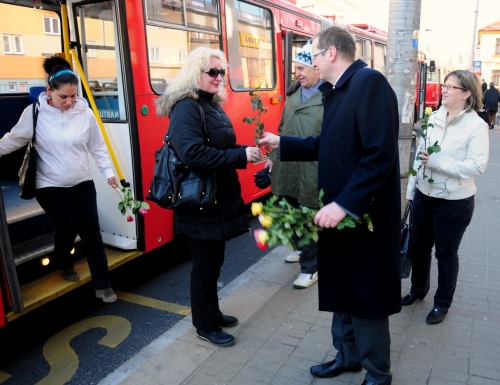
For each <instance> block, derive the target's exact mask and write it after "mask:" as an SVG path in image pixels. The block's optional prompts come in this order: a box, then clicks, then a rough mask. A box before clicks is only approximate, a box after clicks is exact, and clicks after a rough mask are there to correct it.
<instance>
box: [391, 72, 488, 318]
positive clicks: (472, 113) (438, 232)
mask: <svg viewBox="0 0 500 385" xmlns="http://www.w3.org/2000/svg"><path fill="white" fill-rule="evenodd" d="M442 87H443V90H442V95H443V105H442V107H441V108H440V109H439V110H437V111H435V112H434V113H433V114H432V115H431V116H430V118H429V126H430V124H432V125H433V126H430V127H429V128H428V129H427V131H428V132H427V139H426V140H425V141H424V140H421V141H420V144H419V147H418V149H417V154H418V159H417V160H416V161H415V164H414V166H413V167H414V168H415V169H417V170H418V173H417V175H416V176H411V177H410V180H409V181H408V187H407V191H406V198H407V199H408V200H412V201H413V215H412V225H413V226H412V238H411V241H412V275H411V290H410V292H409V293H408V294H407V295H406V296H404V297H403V298H402V299H401V304H402V305H403V306H407V305H411V304H412V303H413V302H415V301H416V300H417V299H423V298H424V297H425V296H426V295H427V292H428V291H429V287H430V270H431V259H432V249H433V247H435V256H436V259H437V261H438V287H437V290H436V293H435V295H434V306H433V309H432V311H431V312H430V313H429V315H428V316H427V320H426V322H427V323H428V324H431V325H432V324H437V323H440V322H442V321H443V319H444V317H445V315H446V313H448V309H449V308H450V306H451V303H452V301H453V294H454V293H455V287H456V284H457V277H458V268H459V266H458V265H459V264H458V248H459V246H460V242H461V240H462V237H463V235H464V232H465V230H466V229H467V226H468V225H469V223H470V221H471V219H472V214H473V212H474V194H475V193H476V186H475V184H474V178H475V177H478V176H480V175H482V174H483V173H484V171H485V169H486V164H487V162H488V154H489V138H488V129H487V124H485V122H484V121H483V120H482V119H481V118H480V117H479V116H478V115H477V113H476V111H477V110H479V109H480V108H481V105H482V103H481V86H480V83H479V78H478V77H477V76H476V75H474V74H473V73H472V72H470V71H465V70H457V71H453V72H450V73H449V74H447V75H446V77H445V79H444V84H443V86H442ZM435 142H437V143H438V144H439V146H440V147H441V151H439V152H433V153H432V154H430V155H429V152H428V151H427V147H428V146H430V145H432V144H434V143H435ZM420 166H422V168H420ZM429 179H432V180H433V182H432V183H429Z"/></svg>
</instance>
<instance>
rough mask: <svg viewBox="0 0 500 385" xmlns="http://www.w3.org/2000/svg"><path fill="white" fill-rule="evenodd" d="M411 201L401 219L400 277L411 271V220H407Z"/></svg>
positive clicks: (404, 276) (406, 276)
mask: <svg viewBox="0 0 500 385" xmlns="http://www.w3.org/2000/svg"><path fill="white" fill-rule="evenodd" d="M412 206H413V202H411V201H410V202H408V203H407V205H406V211H405V215H404V217H403V219H402V220H401V254H400V257H399V258H400V262H401V278H402V279H404V278H408V277H409V276H410V271H411V220H410V221H408V217H409V216H410V212H411V209H412Z"/></svg>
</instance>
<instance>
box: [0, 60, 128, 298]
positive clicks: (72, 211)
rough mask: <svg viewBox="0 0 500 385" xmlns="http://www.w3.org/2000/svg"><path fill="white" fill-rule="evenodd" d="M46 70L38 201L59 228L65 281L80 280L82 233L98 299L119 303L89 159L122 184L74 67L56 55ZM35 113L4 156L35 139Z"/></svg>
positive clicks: (57, 258)
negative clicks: (77, 249)
mask: <svg viewBox="0 0 500 385" xmlns="http://www.w3.org/2000/svg"><path fill="white" fill-rule="evenodd" d="M43 68H44V70H45V72H46V73H47V76H48V85H47V92H42V93H41V94H40V96H39V99H38V100H39V107H38V108H39V113H38V119H37V125H36V148H37V151H38V158H37V161H36V192H35V197H36V200H37V201H38V203H39V204H40V206H41V207H42V209H43V210H44V211H45V212H46V213H47V215H48V216H49V218H50V220H51V221H52V224H53V225H54V263H55V265H56V266H57V267H58V268H60V269H61V272H62V277H63V278H64V279H65V280H67V281H71V282H77V281H78V280H79V279H80V276H79V275H78V273H77V272H76V270H75V268H74V264H73V258H72V255H71V250H72V249H73V247H74V243H75V238H76V235H77V234H79V235H80V238H81V240H82V243H83V245H84V247H85V254H86V256H87V261H88V264H89V268H90V274H91V276H92V283H93V284H94V288H95V293H96V296H97V298H102V300H103V301H104V302H114V301H116V300H117V297H116V294H115V293H114V292H113V289H111V281H110V279H109V268H108V259H107V257H106V252H105V251H104V245H103V243H102V237H101V230H100V228H99V217H98V214H97V201H96V190H95V186H94V182H93V180H92V175H91V174H90V167H89V157H88V154H89V153H90V155H92V157H93V158H94V160H95V162H96V164H97V167H98V168H99V170H100V171H101V173H102V174H103V175H104V177H105V178H106V179H107V180H108V184H109V185H110V186H111V187H112V188H116V187H118V186H119V184H120V181H119V180H118V178H117V177H116V176H115V175H114V172H113V169H112V163H111V160H110V158H109V153H108V150H107V148H106V144H105V142H104V139H103V137H102V134H101V131H100V130H99V126H98V124H97V120H96V118H95V116H94V113H93V112H92V110H91V109H90V108H89V105H88V102H87V101H86V100H85V99H84V98H81V97H79V96H77V90H78V78H77V77H76V75H75V73H74V72H73V71H72V70H71V66H70V64H69V63H68V62H67V61H66V60H64V59H63V58H60V57H57V56H52V57H49V58H47V59H45V61H44V62H43ZM32 111H33V109H32V107H31V106H29V107H27V108H26V109H25V110H24V112H23V114H22V116H21V118H20V119H19V122H18V123H17V124H16V125H15V126H14V128H12V130H11V131H10V132H9V133H8V134H7V135H5V136H4V137H3V138H2V140H0V156H1V155H5V154H9V153H11V152H12V151H15V150H17V149H20V148H21V147H23V146H25V145H26V144H27V143H28V142H29V141H30V140H31V138H32V136H33V118H32Z"/></svg>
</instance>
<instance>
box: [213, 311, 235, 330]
mask: <svg viewBox="0 0 500 385" xmlns="http://www.w3.org/2000/svg"><path fill="white" fill-rule="evenodd" d="M217 322H218V324H219V326H220V327H223V328H228V327H231V326H236V325H238V318H236V317H233V316H230V315H225V314H222V313H217Z"/></svg>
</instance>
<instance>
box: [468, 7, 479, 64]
mask: <svg viewBox="0 0 500 385" xmlns="http://www.w3.org/2000/svg"><path fill="white" fill-rule="evenodd" d="M478 9H479V0H477V3H476V11H475V12H474V13H475V14H476V16H475V18H474V31H473V33H472V51H471V63H470V68H471V71H473V70H474V49H475V48H476V28H477V14H478Z"/></svg>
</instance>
